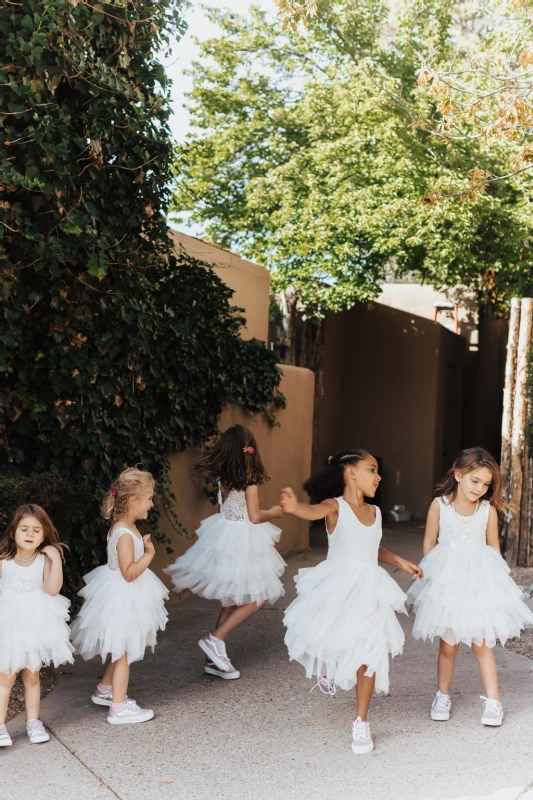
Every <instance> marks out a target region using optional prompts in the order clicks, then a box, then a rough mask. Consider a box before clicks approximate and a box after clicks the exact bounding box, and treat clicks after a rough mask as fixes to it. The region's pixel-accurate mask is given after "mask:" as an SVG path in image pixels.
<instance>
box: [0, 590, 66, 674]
mask: <svg viewBox="0 0 533 800" xmlns="http://www.w3.org/2000/svg"><path fill="white" fill-rule="evenodd" d="M69 606H70V603H69V601H68V600H67V598H66V597H63V596H62V595H60V594H58V595H55V596H54V597H52V595H49V594H46V592H44V591H39V590H37V589H36V590H31V591H21V592H16V593H15V594H14V595H13V597H5V596H3V595H1V594H0V672H20V670H22V669H29V670H31V671H32V672H37V670H39V669H41V667H43V666H50V664H53V665H54V666H56V667H58V666H59V665H60V664H65V663H66V662H67V661H70V662H73V661H74V658H73V656H72V653H73V647H72V646H71V644H70V641H69V634H70V631H69V627H68V625H67V622H68V618H69Z"/></svg>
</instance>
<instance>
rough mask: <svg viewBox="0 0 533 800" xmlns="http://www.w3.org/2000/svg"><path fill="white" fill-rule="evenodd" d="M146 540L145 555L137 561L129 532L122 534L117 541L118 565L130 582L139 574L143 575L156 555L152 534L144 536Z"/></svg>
mask: <svg viewBox="0 0 533 800" xmlns="http://www.w3.org/2000/svg"><path fill="white" fill-rule="evenodd" d="M143 542H144V549H145V552H144V555H143V556H141V558H139V560H138V561H135V556H134V550H133V540H132V538H131V536H130V535H129V534H128V535H126V534H122V536H120V537H119V539H118V542H117V555H118V566H119V568H120V571H121V573H122V577H123V578H124V580H125V581H127V582H128V583H132V582H133V581H134V580H136V579H137V578H138V577H139V575H142V574H143V572H144V571H145V569H148V567H149V566H150V564H151V562H152V558H153V557H154V555H155V548H154V546H153V544H152V540H151V539H150V536H143Z"/></svg>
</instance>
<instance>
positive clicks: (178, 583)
mask: <svg viewBox="0 0 533 800" xmlns="http://www.w3.org/2000/svg"><path fill="white" fill-rule="evenodd" d="M218 502H219V508H220V511H219V513H218V514H213V515H212V516H211V517H207V519H204V520H203V522H202V523H201V525H200V527H199V528H198V530H197V531H196V534H197V536H198V541H197V542H195V543H194V544H193V546H192V547H190V548H189V550H187V552H186V553H185V554H184V555H182V556H180V557H179V558H178V559H176V561H175V562H174V564H172V565H171V566H170V567H167V569H165V570H164V571H165V572H166V573H167V574H168V575H170V577H171V579H172V584H173V586H174V589H175V591H177V592H182V591H183V590H184V589H190V590H191V592H193V593H194V594H198V595H201V596H202V597H206V598H208V599H210V600H219V601H220V602H221V603H222V605H223V606H233V605H236V606H242V605H245V604H246V603H251V602H255V603H263V602H264V601H268V602H269V603H274V602H275V601H276V600H277V599H278V598H279V597H281V595H283V594H284V593H285V590H284V588H283V585H282V583H281V581H280V575H282V574H283V571H284V570H285V567H286V566H287V565H286V564H285V562H284V560H283V559H282V557H281V556H280V554H279V553H278V552H277V550H276V548H275V547H274V545H275V543H276V542H277V541H278V539H279V537H280V535H281V530H280V529H279V528H276V527H275V525H272V524H271V523H270V522H262V523H258V524H254V523H253V522H250V518H249V517H248V510H247V506H246V495H245V492H242V491H237V490H236V489H232V490H230V492H229V493H228V496H227V497H226V499H225V500H224V501H223V500H222V494H221V492H220V489H219V493H218Z"/></svg>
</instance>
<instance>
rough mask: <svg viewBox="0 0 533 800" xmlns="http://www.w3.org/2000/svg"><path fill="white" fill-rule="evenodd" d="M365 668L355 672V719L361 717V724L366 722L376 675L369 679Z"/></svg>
mask: <svg viewBox="0 0 533 800" xmlns="http://www.w3.org/2000/svg"><path fill="white" fill-rule="evenodd" d="M366 670H367V668H366V666H362V667H359V669H358V670H357V685H356V687H355V704H356V717H361V719H362V720H363V722H368V710H369V708H370V702H371V700H372V694H373V692H374V684H375V682H376V673H375V672H374V674H373V675H372V677H371V678H369V677H368V675H365V672H366Z"/></svg>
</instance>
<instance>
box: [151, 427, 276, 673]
mask: <svg viewBox="0 0 533 800" xmlns="http://www.w3.org/2000/svg"><path fill="white" fill-rule="evenodd" d="M198 469H199V470H200V471H201V472H202V473H203V475H204V476H205V478H206V479H207V481H208V482H209V483H211V484H215V485H216V486H217V487H218V504H219V512H218V514H213V515H212V516H210V517H208V518H207V519H204V521H203V522H202V524H201V525H200V527H199V529H198V530H197V531H196V533H197V535H198V541H197V542H196V543H195V544H194V545H193V546H192V547H191V548H190V549H189V550H187V552H186V553H185V555H183V556H181V557H180V558H178V559H177V560H176V562H175V563H174V564H173V565H172V566H170V567H168V568H167V569H166V570H165V572H167V573H168V574H169V575H170V577H171V579H172V583H173V585H174V589H175V590H176V591H177V592H181V591H183V590H184V589H190V590H191V591H192V592H194V594H198V595H201V596H202V597H206V598H208V599H211V600H219V601H220V602H221V603H222V606H223V608H222V611H221V613H220V614H219V617H218V621H217V623H216V626H215V629H214V630H213V632H212V633H210V634H208V635H207V636H204V637H203V638H202V639H200V641H199V642H198V644H199V646H200V648H201V649H202V650H203V651H204V653H205V655H206V663H205V667H204V669H205V672H207V673H208V674H209V675H217V676H218V677H220V678H224V679H225V680H233V679H235V678H239V677H240V672H239V671H238V670H236V669H235V667H234V666H233V665H232V663H231V661H230V660H229V658H228V655H227V652H226V638H227V637H228V635H229V634H230V633H231V632H232V631H233V630H235V628H236V627H237V626H238V625H241V624H242V623H243V622H244V621H245V620H247V619H248V618H249V617H250V616H252V614H255V613H256V612H257V611H259V609H261V608H263V606H264V605H265V603H267V602H269V603H274V602H275V601H276V600H277V599H278V598H279V597H280V596H281V595H282V594H283V593H284V589H283V586H282V583H281V581H280V575H281V574H282V573H283V571H284V569H285V566H286V565H285V562H284V561H283V559H282V558H281V556H280V555H279V553H278V552H277V551H276V549H275V547H274V544H275V542H277V541H278V539H279V537H280V534H281V531H280V529H279V528H276V527H275V526H274V525H272V524H271V523H270V520H271V519H275V518H277V517H281V515H282V511H281V508H280V506H272V508H269V509H267V510H262V509H261V508H260V505H259V487H260V486H261V485H262V484H264V483H266V481H267V480H268V475H267V472H266V470H265V467H264V465H263V462H262V460H261V456H260V455H259V449H258V447H257V442H256V440H255V437H254V436H253V434H252V433H251V431H249V430H248V428H246V427H245V426H244V425H232V426H231V428H228V430H226V431H225V432H224V433H223V434H222V436H221V437H220V439H218V441H217V442H216V443H215V444H214V446H213V447H211V448H210V449H208V450H207V451H206V452H205V453H204V456H203V458H202V460H201V461H200V463H199V464H198Z"/></svg>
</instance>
